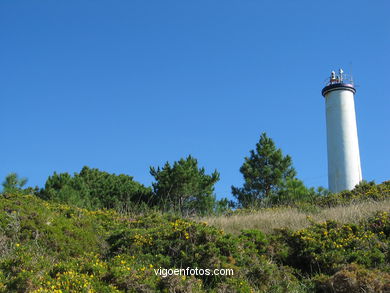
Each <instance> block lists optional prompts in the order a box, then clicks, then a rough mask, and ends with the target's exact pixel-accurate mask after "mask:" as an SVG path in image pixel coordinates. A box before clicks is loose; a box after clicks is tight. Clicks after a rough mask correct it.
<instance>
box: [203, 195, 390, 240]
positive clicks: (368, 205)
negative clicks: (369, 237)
mask: <svg viewBox="0 0 390 293" xmlns="http://www.w3.org/2000/svg"><path fill="white" fill-rule="evenodd" d="M377 211H390V200H389V199H387V200H384V201H366V202H360V203H353V204H350V205H347V206H336V207H332V208H318V207H315V208H313V209H312V210H310V209H309V210H306V211H305V210H302V209H298V208H288V207H287V208H286V207H284V208H270V209H263V210H260V211H257V212H253V213H250V214H236V215H232V216H213V217H204V218H201V219H199V220H200V221H202V222H206V223H208V224H209V225H212V226H216V227H218V228H220V229H222V230H224V231H225V232H226V233H232V234H239V233H240V231H241V230H244V229H257V230H260V231H262V232H264V233H267V234H268V233H272V232H273V231H274V229H278V228H289V229H292V230H299V229H302V228H306V227H308V226H309V225H310V224H311V223H312V222H313V221H314V222H324V221H326V220H334V221H337V222H340V223H358V222H359V221H361V220H363V219H365V218H367V217H369V216H371V215H373V214H374V213H375V212H377Z"/></svg>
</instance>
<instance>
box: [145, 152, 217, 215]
mask: <svg viewBox="0 0 390 293" xmlns="http://www.w3.org/2000/svg"><path fill="white" fill-rule="evenodd" d="M150 174H151V175H152V176H153V177H154V178H155V180H156V182H155V183H153V190H154V194H155V196H156V198H157V201H158V204H159V205H160V207H161V208H162V209H163V210H173V211H175V212H179V213H181V214H182V215H184V214H191V213H197V214H206V213H208V212H211V211H212V209H213V206H214V202H215V196H214V194H213V192H214V184H215V183H216V182H217V181H218V180H219V173H218V172H217V171H214V172H213V173H212V174H211V175H207V174H205V169H204V168H198V161H197V160H196V159H195V158H193V157H191V156H188V157H187V158H186V159H180V160H179V161H178V162H174V164H173V165H172V166H171V165H170V164H169V163H168V162H167V163H166V164H165V165H164V167H162V168H160V167H158V168H157V169H155V168H154V167H151V168H150Z"/></svg>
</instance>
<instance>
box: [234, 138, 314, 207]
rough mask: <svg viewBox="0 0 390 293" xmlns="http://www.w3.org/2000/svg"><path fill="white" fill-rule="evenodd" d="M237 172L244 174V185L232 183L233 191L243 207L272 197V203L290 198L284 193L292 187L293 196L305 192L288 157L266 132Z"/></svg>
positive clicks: (254, 205)
mask: <svg viewBox="0 0 390 293" xmlns="http://www.w3.org/2000/svg"><path fill="white" fill-rule="evenodd" d="M240 172H241V173H242V175H243V176H244V181H245V182H244V185H243V187H241V188H238V187H234V186H232V194H233V195H234V196H235V197H236V198H237V200H238V203H239V205H240V206H242V207H244V208H248V207H258V206H260V205H261V203H262V202H264V200H269V199H270V198H271V197H273V199H272V200H271V201H274V202H275V201H276V202H277V201H279V199H283V200H289V198H286V196H287V195H289V194H291V193H290V192H289V191H290V189H291V188H293V190H294V191H295V192H294V196H295V197H296V196H300V195H301V194H302V193H303V194H305V193H307V190H306V188H305V187H304V185H303V183H302V182H300V181H298V180H297V179H295V175H296V171H295V169H294V168H293V166H292V160H291V157H290V156H288V155H287V156H283V153H282V151H281V149H277V148H276V146H275V143H274V142H273V140H272V139H271V138H269V137H268V136H267V135H266V133H262V134H261V137H260V140H259V142H258V143H257V144H256V149H255V150H251V151H250V157H245V162H244V164H243V165H242V166H241V168H240ZM297 184H298V185H297ZM298 189H299V190H298ZM280 194H282V196H280Z"/></svg>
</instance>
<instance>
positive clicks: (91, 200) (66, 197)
mask: <svg viewBox="0 0 390 293" xmlns="http://www.w3.org/2000/svg"><path fill="white" fill-rule="evenodd" d="M37 195H38V196H39V197H41V198H43V199H46V200H54V201H56V202H60V203H69V204H73V205H76V206H78V207H81V208H88V209H99V208H106V209H111V208H116V209H119V210H122V209H129V208H130V207H131V206H134V205H137V206H138V205H140V204H146V203H147V202H148V201H150V200H151V196H152V194H151V189H150V188H147V187H144V186H143V185H142V184H140V183H138V182H136V181H134V180H133V177H131V176H128V175H124V174H120V175H116V174H110V173H107V172H104V171H100V170H98V169H91V168H89V167H84V168H83V169H82V170H81V172H80V173H75V174H74V176H71V175H69V174H68V173H60V174H57V173H56V172H54V174H53V175H52V176H50V177H49V178H48V179H47V181H46V183H45V187H44V188H43V189H41V190H40V191H39V192H38V193H37Z"/></svg>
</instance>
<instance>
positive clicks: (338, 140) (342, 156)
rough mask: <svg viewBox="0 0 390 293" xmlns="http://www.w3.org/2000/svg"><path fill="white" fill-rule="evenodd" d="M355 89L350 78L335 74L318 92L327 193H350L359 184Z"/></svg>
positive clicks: (360, 174) (359, 170)
mask: <svg viewBox="0 0 390 293" xmlns="http://www.w3.org/2000/svg"><path fill="white" fill-rule="evenodd" d="M355 93H356V89H355V87H354V83H353V80H352V77H350V76H348V75H346V74H344V72H343V70H342V69H340V70H339V74H338V75H337V74H336V73H335V72H334V71H332V72H331V75H330V77H329V78H327V81H326V85H325V87H324V88H323V89H322V95H323V96H324V98H325V107H326V134H327V150H328V185H329V190H330V191H331V192H339V191H342V190H351V189H353V188H354V187H355V185H356V184H359V182H360V181H362V170H361V167H360V154H359V142H358V134H357V126H356V115H355V101H354V96H355Z"/></svg>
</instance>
